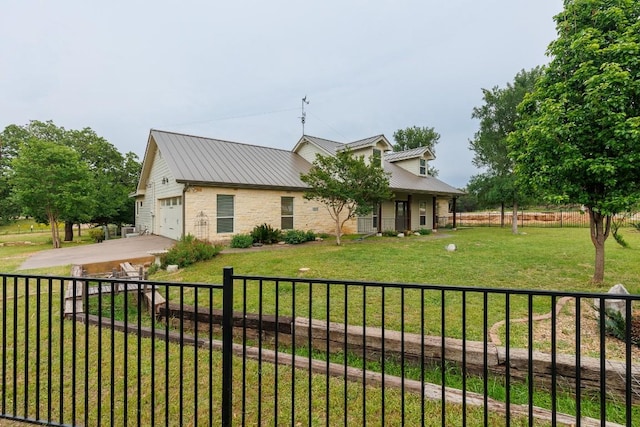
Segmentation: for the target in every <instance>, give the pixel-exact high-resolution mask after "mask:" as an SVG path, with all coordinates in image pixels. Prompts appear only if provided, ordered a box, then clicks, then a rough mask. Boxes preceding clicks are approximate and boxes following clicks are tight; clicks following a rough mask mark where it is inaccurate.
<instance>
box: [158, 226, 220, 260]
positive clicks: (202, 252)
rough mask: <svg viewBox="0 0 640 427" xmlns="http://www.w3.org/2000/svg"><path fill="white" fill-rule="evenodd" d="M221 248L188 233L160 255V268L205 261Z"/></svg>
mask: <svg viewBox="0 0 640 427" xmlns="http://www.w3.org/2000/svg"><path fill="white" fill-rule="evenodd" d="M221 249H222V248H220V247H218V246H214V245H212V244H210V243H208V242H205V241H202V240H198V239H196V238H195V237H194V236H193V235H191V234H188V235H186V236H184V237H183V238H182V239H180V240H179V241H178V242H177V243H176V244H175V246H173V247H172V248H171V249H169V251H168V252H167V253H166V254H165V255H164V256H163V257H162V268H166V267H167V265H177V266H178V267H180V268H184V267H187V266H189V265H191V264H195V263H197V262H199V261H207V260H210V259H212V258H213V257H215V256H216V255H218V253H220V251H221Z"/></svg>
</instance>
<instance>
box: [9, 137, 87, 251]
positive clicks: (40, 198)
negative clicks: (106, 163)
mask: <svg viewBox="0 0 640 427" xmlns="http://www.w3.org/2000/svg"><path fill="white" fill-rule="evenodd" d="M12 166H13V177H12V180H13V183H14V192H15V195H16V198H17V200H18V201H19V203H20V205H21V206H22V207H23V209H24V210H25V213H27V214H28V215H32V216H33V217H34V218H35V219H36V220H38V221H41V222H46V223H48V224H49V225H50V226H51V239H52V241H53V247H54V248H59V247H60V235H59V232H58V223H59V222H60V221H61V220H62V221H64V220H66V219H67V218H69V217H72V216H79V215H88V214H89V212H91V210H92V209H93V197H92V196H93V194H92V187H91V181H90V174H89V170H88V167H87V166H86V164H85V163H83V162H82V161H81V160H80V156H79V155H78V154H77V153H76V152H75V151H74V150H73V149H71V148H69V147H66V146H63V145H59V144H56V143H54V142H50V141H43V140H40V139H37V138H34V137H31V138H30V139H29V140H27V141H26V142H23V143H22V144H21V146H20V149H19V150H18V156H17V157H15V158H14V159H13V161H12Z"/></svg>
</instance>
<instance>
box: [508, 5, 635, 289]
mask: <svg viewBox="0 0 640 427" xmlns="http://www.w3.org/2000/svg"><path fill="white" fill-rule="evenodd" d="M554 19H555V22H556V28H557V31H558V38H557V39H556V40H555V41H553V42H552V43H551V44H550V45H549V49H548V54H549V55H550V56H551V57H552V60H551V62H550V64H549V65H548V67H547V68H546V70H545V73H544V75H543V76H542V77H541V78H540V80H539V81H538V82H537V84H536V88H535V91H534V92H533V93H532V94H530V95H527V96H526V97H525V100H524V102H523V103H522V104H521V106H520V110H519V111H520V114H521V116H522V119H521V121H520V122H519V124H518V128H519V130H518V131H517V132H515V133H514V134H512V135H513V136H512V137H511V138H510V143H511V148H512V150H513V156H514V157H513V158H514V160H515V161H516V171H517V172H518V175H519V176H520V177H521V179H522V181H523V183H525V184H526V185H530V186H533V187H534V188H536V189H539V190H540V191H543V192H544V194H545V195H546V197H547V198H548V200H551V201H556V202H570V203H579V204H582V205H584V206H585V207H586V209H587V211H588V214H589V222H590V234H591V240H592V242H593V245H594V247H595V269H594V270H595V271H594V275H593V281H594V282H596V283H599V282H602V281H603V280H604V265H605V251H604V249H605V246H604V244H605V241H606V239H607V237H608V236H609V232H610V229H611V218H612V215H614V214H616V213H621V212H625V211H627V210H629V209H631V207H632V206H633V205H634V204H635V203H636V202H637V201H638V200H639V199H640V180H639V179H638V177H640V2H638V1H637V0H565V2H564V11H563V12H561V13H559V14H558V15H556V16H555V18H554Z"/></svg>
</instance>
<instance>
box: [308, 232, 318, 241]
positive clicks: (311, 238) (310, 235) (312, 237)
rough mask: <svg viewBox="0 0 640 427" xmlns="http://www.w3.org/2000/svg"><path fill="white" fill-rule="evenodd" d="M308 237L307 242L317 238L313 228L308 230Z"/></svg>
mask: <svg viewBox="0 0 640 427" xmlns="http://www.w3.org/2000/svg"><path fill="white" fill-rule="evenodd" d="M306 239H307V242H313V241H315V240H316V233H314V232H313V230H309V231H307V233H306Z"/></svg>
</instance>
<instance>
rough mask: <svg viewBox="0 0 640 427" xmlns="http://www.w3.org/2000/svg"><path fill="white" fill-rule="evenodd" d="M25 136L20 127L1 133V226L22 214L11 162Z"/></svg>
mask: <svg viewBox="0 0 640 427" xmlns="http://www.w3.org/2000/svg"><path fill="white" fill-rule="evenodd" d="M24 136H25V132H24V131H23V129H21V128H20V127H19V126H15V125H9V126H7V127H6V128H5V129H4V130H3V131H2V133H0V224H5V223H7V222H10V221H12V220H14V219H16V218H17V217H19V216H20V215H21V214H22V211H21V209H20V206H19V205H18V203H16V200H15V198H14V197H13V182H12V180H11V175H12V168H11V161H12V159H14V158H15V157H16V155H17V152H18V145H19V144H18V142H19V141H20V140H21V139H22V138H23V137H24Z"/></svg>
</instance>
